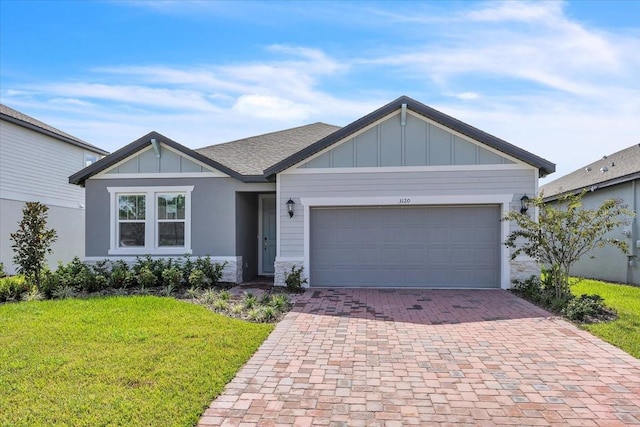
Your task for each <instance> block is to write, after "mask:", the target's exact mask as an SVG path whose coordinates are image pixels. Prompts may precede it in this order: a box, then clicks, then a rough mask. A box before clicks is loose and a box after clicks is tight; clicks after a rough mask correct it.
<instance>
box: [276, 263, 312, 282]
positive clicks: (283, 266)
mask: <svg viewBox="0 0 640 427" xmlns="http://www.w3.org/2000/svg"><path fill="white" fill-rule="evenodd" d="M273 266H274V269H275V273H274V276H273V284H274V285H275V286H285V281H284V279H285V278H286V277H287V274H288V273H289V272H291V267H294V266H295V267H296V268H300V267H302V266H304V260H303V259H302V258H301V259H299V260H295V259H294V260H292V259H288V260H286V261H280V260H278V259H276V262H275V263H274V265H273ZM307 274H308V272H307V271H303V272H302V275H303V276H304V277H308V276H307ZM303 286H305V287H308V286H309V285H303Z"/></svg>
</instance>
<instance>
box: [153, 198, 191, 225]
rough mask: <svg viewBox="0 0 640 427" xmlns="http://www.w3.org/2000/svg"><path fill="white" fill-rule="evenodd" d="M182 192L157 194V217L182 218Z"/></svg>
mask: <svg viewBox="0 0 640 427" xmlns="http://www.w3.org/2000/svg"><path fill="white" fill-rule="evenodd" d="M185 200H186V197H185V195H184V194H159V195H158V219H160V220H162V219H184V218H185V216H184V212H185V211H184V206H185Z"/></svg>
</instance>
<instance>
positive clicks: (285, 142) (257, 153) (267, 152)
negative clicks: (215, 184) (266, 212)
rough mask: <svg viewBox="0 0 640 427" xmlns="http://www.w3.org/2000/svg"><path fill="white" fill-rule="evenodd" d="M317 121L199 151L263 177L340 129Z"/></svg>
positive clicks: (234, 168)
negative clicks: (280, 163)
mask: <svg viewBox="0 0 640 427" xmlns="http://www.w3.org/2000/svg"><path fill="white" fill-rule="evenodd" d="M339 129H340V127H339V126H333V125H328V124H326V123H313V124H310V125H306V126H300V127H296V128H293V129H286V130H282V131H279V132H272V133H267V134H264V135H258V136H252V137H249V138H244V139H238V140H236V141H231V142H226V143H224V144H217V145H211V146H209V147H204V148H199V149H197V150H195V151H196V152H197V153H200V154H202V155H203V156H206V157H209V158H210V159H213V160H215V161H217V162H219V163H221V164H223V165H225V166H227V167H228V168H230V169H233V170H234V171H236V172H238V173H240V174H242V175H259V176H263V173H264V171H265V169H268V168H270V167H271V166H273V165H275V164H276V163H278V162H280V161H282V160H284V159H286V158H287V157H289V156H291V155H293V154H295V153H297V152H298V151H300V150H302V149H303V148H305V147H308V146H309V145H311V144H313V143H315V142H317V141H319V140H321V139H322V138H324V137H326V136H327V135H330V134H332V133H334V132H335V131H337V130H339Z"/></svg>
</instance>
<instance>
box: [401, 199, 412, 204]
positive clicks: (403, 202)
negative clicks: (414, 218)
mask: <svg viewBox="0 0 640 427" xmlns="http://www.w3.org/2000/svg"><path fill="white" fill-rule="evenodd" d="M409 203H411V199H400V204H401V205H408V204H409Z"/></svg>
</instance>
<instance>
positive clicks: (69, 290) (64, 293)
mask: <svg viewBox="0 0 640 427" xmlns="http://www.w3.org/2000/svg"><path fill="white" fill-rule="evenodd" d="M52 296H53V298H56V299H67V298H73V297H75V296H76V290H75V289H74V288H73V287H72V286H69V285H64V286H60V287H58V288H57V289H55V290H54V291H53V295H52Z"/></svg>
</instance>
